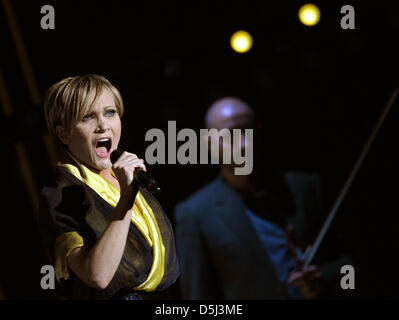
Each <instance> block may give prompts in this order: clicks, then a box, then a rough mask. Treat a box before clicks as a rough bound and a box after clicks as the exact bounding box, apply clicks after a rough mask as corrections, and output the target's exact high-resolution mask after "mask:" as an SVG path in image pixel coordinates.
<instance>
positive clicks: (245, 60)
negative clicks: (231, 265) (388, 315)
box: [0, 0, 399, 299]
mask: <svg viewBox="0 0 399 320" xmlns="http://www.w3.org/2000/svg"><path fill="white" fill-rule="evenodd" d="M303 3H304V2H302V1H279V2H270V1H245V2H243V1H213V2H204V1H201V2H200V1H195V2H183V1H182V2H175V1H163V2H159V3H157V2H152V1H151V2H146V3H144V2H143V1H137V2H136V1H134V2H133V1H132V2H130V1H115V0H114V1H101V2H100V1H53V0H49V1H26V2H25V1H13V2H12V5H13V8H14V11H15V14H16V21H17V23H18V24H19V27H20V31H21V35H22V38H23V41H24V45H25V47H26V52H27V56H28V59H29V61H30V63H31V66H32V70H33V74H34V82H35V83H36V85H37V88H38V92H40V97H41V98H42V97H43V95H44V92H45V90H46V89H47V88H48V87H49V86H50V85H51V84H53V83H54V82H56V81H58V80H60V79H62V78H64V77H66V76H72V75H77V74H85V73H98V74H102V75H104V76H105V77H107V78H108V79H109V80H111V81H112V82H113V83H115V84H116V85H117V86H119V88H120V89H121V92H122V96H123V98H124V101H125V105H126V114H125V117H124V119H123V126H124V129H123V130H124V132H123V138H122V142H121V146H122V147H123V148H125V149H127V150H130V151H133V152H135V153H137V154H138V155H139V156H141V157H144V153H145V149H146V147H147V146H148V145H149V143H148V142H145V141H144V136H145V133H146V131H147V130H149V129H151V128H161V129H163V130H165V132H166V130H167V121H168V120H175V121H177V127H178V129H181V128H193V129H195V130H199V129H200V128H202V127H203V126H204V125H203V116H204V112H205V110H206V108H207V107H208V106H209V104H210V103H211V102H212V101H214V100H215V99H217V98H219V97H222V96H225V95H234V96H238V97H241V98H243V99H244V100H246V101H248V102H249V103H250V104H251V105H252V106H253V107H254V108H255V110H256V112H257V114H258V116H259V118H260V119H261V120H262V121H263V122H264V123H265V128H266V137H267V141H268V143H269V144H270V145H272V146H273V153H274V155H273V156H274V157H276V158H277V159H278V161H279V163H280V165H281V167H283V168H284V169H287V170H300V171H306V172H317V173H319V174H320V175H321V177H322V178H323V182H324V187H325V198H326V199H325V200H326V207H327V208H329V207H330V206H331V205H332V203H333V201H334V200H335V198H336V196H337V194H338V192H339V190H340V187H341V186H342V184H343V182H344V180H345V179H346V177H347V175H348V173H349V171H350V169H351V167H352V166H353V164H354V162H355V160H356V158H357V156H358V154H359V152H360V150H361V148H362V146H363V144H364V143H365V141H366V139H367V137H368V136H369V134H370V132H371V130H372V128H373V126H374V124H375V122H376V120H377V118H378V116H379V115H380V113H381V112H382V110H383V108H384V106H385V105H386V103H387V101H388V99H389V97H390V95H391V93H392V91H393V89H394V88H395V87H398V77H397V75H398V66H399V64H398V62H397V61H398V58H397V57H398V53H399V52H398V49H399V48H398V45H397V41H398V40H397V39H398V35H399V5H396V6H395V5H390V6H387V5H384V4H382V3H380V2H379V3H378V4H377V3H374V2H372V3H370V4H366V3H364V1H362V2H353V1H351V2H342V1H336V2H333V1H328V3H326V2H325V1H323V2H321V1H315V2H314V3H315V4H317V5H318V6H319V8H320V10H321V14H322V17H321V20H320V23H319V24H318V25H316V26H315V27H311V28H310V27H306V26H304V25H302V24H301V23H300V22H299V21H298V19H297V11H298V9H299V7H300V6H301V5H302V4H303ZM45 4H51V5H53V6H54V8H55V22H56V24H55V30H42V29H41V28H40V19H41V17H42V15H41V14H40V8H41V6H42V5H45ZM345 4H351V5H353V6H354V8H355V13H356V16H355V17H356V18H355V19H356V20H355V23H356V28H355V30H342V29H341V27H340V19H341V17H342V15H341V14H340V8H341V7H342V6H343V5H345ZM0 24H1V28H0V32H1V33H0V34H1V40H2V41H1V72H2V75H3V79H4V83H5V85H6V89H7V93H8V96H9V97H10V101H11V105H12V107H13V114H12V115H11V116H10V117H6V116H5V115H4V114H2V115H1V121H2V126H1V130H2V131H3V132H2V135H1V136H2V137H3V141H5V143H4V142H3V143H2V148H1V153H2V156H1V161H2V168H4V169H3V172H4V188H3V197H4V198H3V204H4V210H2V223H1V238H2V239H1V246H2V259H1V260H2V263H1V265H0V288H2V291H3V297H6V298H17V299H20V298H22V299H25V298H49V297H51V294H50V293H48V292H45V291H43V290H41V289H40V286H39V282H40V277H41V275H40V267H41V265H42V264H43V252H42V249H41V245H40V240H39V235H38V230H37V226H36V222H35V214H34V210H33V209H32V205H31V202H30V198H29V196H28V191H27V190H28V189H27V187H26V182H25V181H26V180H25V178H24V175H23V170H22V169H21V163H20V162H19V161H18V157H17V154H16V152H15V145H16V144H17V143H18V142H22V144H23V146H24V150H25V152H26V155H27V159H28V162H29V165H30V168H31V173H32V175H33V181H34V188H36V190H40V188H41V187H42V185H43V184H45V183H46V182H47V181H48V180H49V179H51V177H52V171H51V170H52V169H51V165H50V160H49V157H48V155H47V151H46V148H45V146H44V143H43V139H42V134H43V132H44V131H45V130H46V129H45V124H44V119H43V115H42V105H41V101H40V103H39V104H38V105H36V106H34V105H33V103H32V101H31V99H30V98H29V94H28V87H27V85H26V81H25V76H24V73H23V70H24V67H23V65H22V64H21V60H20V58H19V56H18V54H17V53H18V50H16V46H15V43H14V41H13V37H12V32H11V31H10V30H11V28H10V25H9V23H8V20H7V19H6V14H5V12H2V13H1V15H0ZM238 29H245V30H247V31H249V32H250V33H251V34H252V36H253V38H254V46H253V48H252V50H251V51H249V52H248V53H246V54H242V55H241V54H237V53H235V52H233V51H232V50H231V48H230V46H229V37H230V35H231V34H232V33H233V32H234V31H236V30H238ZM397 108H398V105H397V104H396V105H395V106H394V108H393V110H392V112H391V113H390V114H389V116H388V119H387V121H386V123H385V124H384V126H383V128H382V129H381V132H380V134H379V136H378V137H377V139H376V141H375V144H374V145H373V147H372V149H371V151H370V154H369V156H368V158H367V159H366V162H365V163H364V166H363V167H362V169H361V171H360V173H359V176H358V177H357V179H356V180H355V183H354V185H353V187H352V188H351V190H350V192H349V193H348V194H347V197H346V199H345V201H344V203H343V205H342V207H341V209H340V211H339V214H338V216H337V218H336V220H335V222H334V224H333V226H332V229H331V231H330V233H329V234H332V233H335V232H339V233H343V234H344V238H343V239H342V242H343V243H346V244H347V246H348V248H351V250H352V251H353V252H354V253H355V254H356V256H357V257H358V259H359V261H360V267H359V269H358V270H356V271H357V273H356V275H357V278H356V281H357V282H356V285H357V289H356V294H355V295H356V296H360V297H394V296H397V293H396V290H395V289H396V284H397V280H396V277H395V274H396V269H397V267H398V258H397V252H398V251H397V250H396V249H397V245H396V242H397V241H396V227H397V225H398V218H397V214H398V206H397V204H396V201H395V200H396V199H395V198H396V194H395V191H396V189H397V187H396V185H395V182H397V181H396V179H395V173H396V170H395V169H396V167H395V165H396V163H397V161H396V158H395V151H396V150H395V149H396V148H395V146H396V143H395V142H396V141H395V139H394V136H395V133H396V132H395V125H396V122H397V120H398V114H397V113H398V111H397ZM255 152H256V150H255ZM148 170H149V171H150V172H151V173H152V174H153V175H154V176H155V177H156V178H157V180H158V181H159V182H160V184H161V185H162V187H163V189H164V191H163V193H162V195H161V196H160V200H161V202H162V204H163V206H164V207H165V210H166V212H167V213H168V215H169V216H170V218H171V219H172V221H173V208H174V206H175V204H176V203H177V202H178V201H181V200H183V199H184V198H186V197H187V196H189V195H190V194H192V193H193V192H194V191H195V190H197V189H198V188H199V187H201V186H203V185H204V184H206V183H207V182H209V181H210V180H211V179H212V178H213V177H215V175H216V174H217V167H215V166H210V165H209V166H206V165H186V166H183V165H179V164H177V165H155V166H148ZM329 245H334V244H333V243H332V244H331V243H330V244H329ZM323 249H324V250H328V246H327V245H325V246H324V248H323ZM171 292H172V293H171V295H172V297H178V288H177V287H175V288H172V290H171Z"/></svg>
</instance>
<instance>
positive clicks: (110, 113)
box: [105, 110, 116, 117]
mask: <svg viewBox="0 0 399 320" xmlns="http://www.w3.org/2000/svg"><path fill="white" fill-rule="evenodd" d="M115 113H116V110H108V111H107V112H106V113H105V115H106V116H110V117H112V116H113V115H114V114H115Z"/></svg>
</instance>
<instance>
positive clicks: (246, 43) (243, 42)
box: [230, 30, 253, 53]
mask: <svg viewBox="0 0 399 320" xmlns="http://www.w3.org/2000/svg"><path fill="white" fill-rule="evenodd" d="M252 42H253V40H252V36H251V35H250V34H249V33H248V32H247V31H244V30H239V31H236V32H234V33H233V35H232V36H231V38H230V45H231V47H232V48H233V50H234V51H236V52H238V53H245V52H247V51H248V50H250V49H251V47H252Z"/></svg>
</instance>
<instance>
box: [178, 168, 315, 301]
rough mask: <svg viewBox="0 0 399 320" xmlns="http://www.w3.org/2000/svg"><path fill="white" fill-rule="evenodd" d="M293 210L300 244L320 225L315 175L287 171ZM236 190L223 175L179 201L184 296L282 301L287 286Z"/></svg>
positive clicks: (306, 241)
mask: <svg viewBox="0 0 399 320" xmlns="http://www.w3.org/2000/svg"><path fill="white" fill-rule="evenodd" d="M284 178H285V179H286V181H287V183H288V186H289V188H290V189H291V192H292V194H293V195H294V207H295V208H294V209H295V214H294V215H292V216H290V217H289V218H288V219H287V220H288V222H289V223H291V224H292V225H293V226H294V228H295V230H296V233H297V236H298V238H299V240H300V241H301V242H302V243H309V242H310V241H311V240H312V239H311V237H313V234H314V232H313V233H312V231H311V229H312V228H313V227H314V226H316V225H319V223H320V210H321V205H320V204H321V201H320V188H319V179H318V178H317V176H315V175H310V174H303V173H286V174H285V175H284ZM244 208H245V205H244V202H243V200H242V198H241V197H240V196H239V195H238V193H237V192H236V191H235V190H234V189H233V188H232V187H231V186H230V185H228V184H227V183H226V182H224V180H223V179H222V178H221V176H219V177H218V178H217V179H216V180H214V181H213V182H211V183H210V184H208V185H207V186H205V187H204V188H203V189H201V190H199V191H198V192H196V193H195V194H194V195H192V196H191V197H189V198H188V199H187V200H185V201H183V202H181V203H179V204H178V205H177V206H176V210H175V221H176V244H177V250H178V256H179V260H180V264H181V278H180V283H181V289H182V297H183V298H184V299H281V298H284V297H285V293H284V292H285V289H284V285H282V284H281V283H280V281H279V279H278V276H277V273H276V271H275V269H274V267H273V265H272V262H271V260H270V258H269V256H268V253H267V252H266V249H265V248H264V246H263V245H262V243H261V240H260V238H259V236H258V235H257V233H256V231H255V230H254V228H253V226H252V224H251V222H250V221H249V218H248V216H247V215H246V213H245V211H244V210H245V209H244Z"/></svg>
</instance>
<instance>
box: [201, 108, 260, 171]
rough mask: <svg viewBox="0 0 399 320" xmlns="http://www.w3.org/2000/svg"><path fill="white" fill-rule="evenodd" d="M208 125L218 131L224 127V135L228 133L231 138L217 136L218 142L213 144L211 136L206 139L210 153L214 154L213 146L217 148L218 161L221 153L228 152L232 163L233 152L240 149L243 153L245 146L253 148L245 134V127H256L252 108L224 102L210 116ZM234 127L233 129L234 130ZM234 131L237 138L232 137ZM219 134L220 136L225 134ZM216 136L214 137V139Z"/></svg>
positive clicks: (220, 160) (221, 158) (221, 157)
mask: <svg viewBox="0 0 399 320" xmlns="http://www.w3.org/2000/svg"><path fill="white" fill-rule="evenodd" d="M210 126H211V127H212V128H214V129H216V130H218V131H219V132H220V133H221V132H222V129H225V130H224V132H225V135H230V138H231V139H227V138H223V139H222V138H219V144H218V145H215V144H212V143H211V138H209V139H208V146H209V148H210V151H211V154H215V151H216V150H214V149H215V148H218V149H219V163H222V161H223V154H226V153H228V154H229V155H230V156H229V157H230V159H231V163H232V164H234V157H233V152H234V151H235V150H236V152H238V151H240V152H241V153H244V152H245V150H246V148H253V145H252V144H253V141H252V139H249V137H248V136H247V135H245V129H252V130H253V129H256V128H257V127H258V124H257V123H256V121H255V116H254V113H253V112H252V110H250V109H248V108H246V107H245V108H244V107H237V106H233V105H230V104H228V103H227V104H226V105H225V106H223V107H222V108H220V110H218V112H217V113H215V114H214V115H213V117H212V120H211V123H210ZM234 129H235V130H234ZM234 132H236V134H237V133H238V132H240V135H237V137H239V139H235V138H234ZM225 135H221V136H225ZM216 138H217V137H215V139H216ZM229 140H230V141H229Z"/></svg>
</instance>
